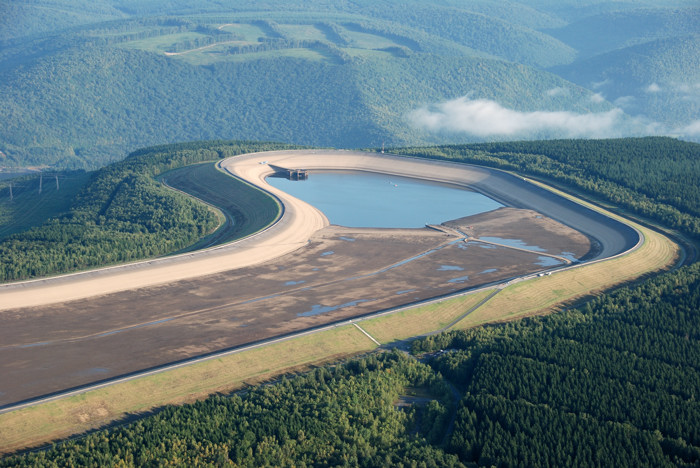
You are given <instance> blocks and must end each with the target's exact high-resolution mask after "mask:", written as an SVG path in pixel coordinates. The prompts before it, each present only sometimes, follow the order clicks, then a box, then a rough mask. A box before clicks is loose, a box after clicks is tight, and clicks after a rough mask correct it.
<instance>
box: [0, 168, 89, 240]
mask: <svg viewBox="0 0 700 468" xmlns="http://www.w3.org/2000/svg"><path fill="white" fill-rule="evenodd" d="M89 177H90V175H89V174H87V173H72V174H68V175H67V176H65V175H59V179H58V180H59V184H58V185H59V186H58V189H56V181H55V179H54V177H51V176H46V177H44V179H43V181H42V184H41V193H39V176H27V177H22V178H19V179H17V180H13V181H12V184H13V189H12V195H13V199H12V200H10V189H9V185H10V182H9V181H4V182H3V183H2V184H0V239H2V238H4V237H7V236H9V235H11V234H14V233H16V232H22V231H25V230H27V229H29V228H31V227H33V226H39V225H40V224H43V223H44V222H45V221H46V220H48V219H49V218H55V217H58V216H61V215H62V214H64V213H67V212H68V210H69V209H70V207H71V203H72V202H73V198H74V197H75V195H76V193H78V191H79V190H80V189H81V188H82V187H83V186H84V185H85V183H86V182H87V180H88V179H89Z"/></svg>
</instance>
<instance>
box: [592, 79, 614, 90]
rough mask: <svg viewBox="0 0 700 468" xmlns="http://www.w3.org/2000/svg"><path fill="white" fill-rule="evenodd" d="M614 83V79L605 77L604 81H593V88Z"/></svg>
mask: <svg viewBox="0 0 700 468" xmlns="http://www.w3.org/2000/svg"><path fill="white" fill-rule="evenodd" d="M611 84H612V80H610V79H605V80H603V81H594V82H593V83H591V88H592V89H599V88H602V87H603V86H608V85H611Z"/></svg>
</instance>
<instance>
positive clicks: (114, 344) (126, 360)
mask: <svg viewBox="0 0 700 468" xmlns="http://www.w3.org/2000/svg"><path fill="white" fill-rule="evenodd" d="M446 225H449V226H451V227H454V228H457V229H460V230H462V231H463V232H466V233H467V234H469V235H470V236H472V237H479V236H490V237H500V238H506V239H519V240H522V241H523V242H524V243H525V244H527V245H535V246H540V247H542V248H545V247H546V249H547V252H548V253H550V254H555V255H559V254H561V253H563V252H571V253H573V254H574V256H575V257H576V258H580V257H582V256H584V255H585V254H586V253H587V252H588V251H589V249H590V248H591V244H590V242H589V241H588V239H587V238H586V237H585V236H583V235H582V234H580V233H578V232H576V231H574V230H572V229H570V228H568V227H566V226H563V225H561V224H559V223H557V222H555V221H553V220H551V219H548V218H545V217H542V216H541V215H539V214H538V213H536V212H534V211H530V210H518V209H513V208H502V209H499V210H495V211H492V212H489V213H485V214H480V215H476V216H472V217H468V218H462V219H459V220H456V221H453V222H450V223H446ZM539 262H541V254H538V253H536V252H525V251H521V250H514V249H509V248H504V247H498V246H493V245H487V244H483V243H480V242H477V241H472V240H470V241H469V242H464V241H462V240H460V238H459V237H455V236H450V235H448V234H446V233H443V232H439V231H437V230H433V229H427V228H426V229H357V228H353V229H349V228H344V227H340V226H329V227H326V228H324V229H322V230H320V231H318V232H317V233H316V234H315V235H313V236H312V238H311V239H310V241H309V243H308V244H307V245H306V246H305V247H302V248H300V249H298V250H296V251H294V252H292V253H291V254H287V255H285V256H283V257H280V258H278V259H276V260H273V261H269V262H266V263H263V264H260V265H257V266H253V267H247V268H242V269H237V270H232V271H227V272H223V273H218V274H214V275H210V276H206V277H201V278H197V279H193V280H184V281H179V282H175V283H171V284H167V285H162V286H156V287H148V288H142V289H136V290H132V291H125V292H119V293H114V294H109V295H104V296H100V297H96V298H90V299H83V300H77V301H72V302H64V303H59V304H52V305H48V306H38V307H31V308H23V309H12V310H6V311H1V312H0V318H1V319H2V323H3V327H2V329H0V343H1V345H0V374H1V375H3V379H2V383H0V406H1V405H8V404H11V403H14V402H17V401H21V400H24V399H29V398H34V397H38V396H41V395H45V394H48V393H52V392H57V391H61V390H64V389H67V388H72V387H75V386H81V385H86V384H89V383H92V382H95V381H99V380H103V379H109V378H113V377H116V376H119V375H123V374H127V373H132V372H136V371H139V370H142V369H147V368H151V367H154V366H159V365H163V364H166V363H170V362H173V361H177V360H181V359H186V358H190V357H193V356H197V355H201V354H205V353H210V352H214V351H218V350H223V349H227V348H232V347H236V346H240V345H244V344H246V343H251V342H254V341H257V340H262V339H265V338H270V337H273V336H277V335H281V334H286V333H290V332H295V331H299V330H303V329H306V328H309V327H314V326H319V325H323V324H327V323H332V322H335V321H338V320H343V319H347V318H351V317H356V316H359V315H363V314H368V313H371V312H374V311H377V310H383V309H387V308H391V307H396V306H400V305H403V304H407V303H410V302H414V301H418V300H423V299H427V298H431V297H436V296H440V295H444V294H449V293H452V292H455V291H458V290H463V289H468V288H473V287H476V286H479V285H483V284H488V283H491V282H495V281H500V280H503V279H506V278H509V277H513V276H518V275H523V274H527V273H532V272H535V271H539V270H541V269H543V267H542V265H541V264H539Z"/></svg>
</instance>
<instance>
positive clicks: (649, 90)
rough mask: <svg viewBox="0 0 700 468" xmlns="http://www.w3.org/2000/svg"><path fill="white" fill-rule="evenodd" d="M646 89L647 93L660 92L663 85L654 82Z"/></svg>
mask: <svg viewBox="0 0 700 468" xmlns="http://www.w3.org/2000/svg"><path fill="white" fill-rule="evenodd" d="M644 91H646V92H647V93H658V92H660V91H661V86H659V85H658V84H656V83H652V84H650V85H649V86H647V87H646V88H645V89H644Z"/></svg>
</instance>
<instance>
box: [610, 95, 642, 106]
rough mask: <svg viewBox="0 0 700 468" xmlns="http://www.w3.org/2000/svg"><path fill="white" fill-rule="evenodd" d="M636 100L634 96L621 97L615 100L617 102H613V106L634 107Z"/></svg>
mask: <svg viewBox="0 0 700 468" xmlns="http://www.w3.org/2000/svg"><path fill="white" fill-rule="evenodd" d="M636 99H637V98H635V97H634V96H620V97H619V98H617V99H615V101H613V104H615V105H616V106H618V107H627V106H630V105H632V104H633V103H634V101H635V100H636Z"/></svg>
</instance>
